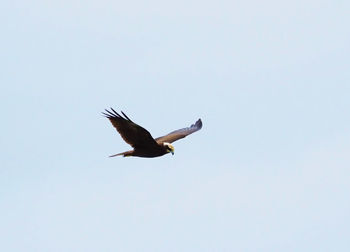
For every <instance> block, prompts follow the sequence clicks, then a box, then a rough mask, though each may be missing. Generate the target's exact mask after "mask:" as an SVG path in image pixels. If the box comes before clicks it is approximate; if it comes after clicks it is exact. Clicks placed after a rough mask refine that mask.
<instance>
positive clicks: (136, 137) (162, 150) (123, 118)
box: [102, 108, 202, 158]
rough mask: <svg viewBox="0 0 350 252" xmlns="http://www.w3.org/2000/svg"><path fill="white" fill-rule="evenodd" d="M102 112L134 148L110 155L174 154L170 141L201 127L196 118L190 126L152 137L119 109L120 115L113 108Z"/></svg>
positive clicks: (200, 122) (199, 120)
mask: <svg viewBox="0 0 350 252" xmlns="http://www.w3.org/2000/svg"><path fill="white" fill-rule="evenodd" d="M105 111H106V113H105V112H102V114H103V115H104V116H105V117H107V118H108V119H109V121H110V122H111V123H112V125H113V126H114V128H116V130H117V131H118V132H119V134H120V135H121V137H122V138H123V139H124V141H125V142H127V143H128V144H130V145H131V146H132V147H133V148H134V149H133V150H130V151H125V152H122V153H118V154H114V155H112V156H110V157H115V156H124V157H130V156H135V157H146V158H152V157H159V156H163V155H164V154H167V153H171V154H172V155H174V146H172V145H171V143H172V142H175V141H176V140H179V139H181V138H184V137H186V136H188V135H190V134H192V133H194V132H196V131H198V130H200V129H201V128H202V120H201V119H198V120H197V122H196V123H195V124H192V125H191V126H190V127H187V128H183V129H179V130H175V131H173V132H170V133H169V134H167V135H165V136H161V137H158V138H155V139H154V138H153V137H152V136H151V134H150V133H149V132H148V131H147V130H146V129H144V128H142V127H141V126H140V125H137V124H136V123H134V122H133V121H131V120H130V118H129V117H128V116H127V115H126V114H124V113H123V111H121V113H122V115H120V114H118V113H117V112H116V111H115V110H114V109H113V108H111V111H109V110H107V109H106V110H105Z"/></svg>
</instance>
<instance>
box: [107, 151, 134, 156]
mask: <svg viewBox="0 0 350 252" xmlns="http://www.w3.org/2000/svg"><path fill="white" fill-rule="evenodd" d="M132 153H133V151H125V152H122V153H118V154H114V155H111V156H109V157H116V156H124V157H130V156H132Z"/></svg>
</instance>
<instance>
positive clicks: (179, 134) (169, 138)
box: [155, 119, 202, 144]
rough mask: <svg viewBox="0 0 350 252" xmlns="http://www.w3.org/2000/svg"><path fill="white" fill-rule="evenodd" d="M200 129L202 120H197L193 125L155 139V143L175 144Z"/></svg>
mask: <svg viewBox="0 0 350 252" xmlns="http://www.w3.org/2000/svg"><path fill="white" fill-rule="evenodd" d="M201 128H202V120H201V119H198V120H197V122H196V123H195V124H192V125H191V126H190V127H187V128H183V129H179V130H175V131H173V132H170V133H169V134H168V135H165V136H162V137H158V138H156V139H155V140H156V142H157V143H158V144H159V143H164V142H167V143H172V142H175V141H176V140H179V139H181V138H184V137H186V136H188V135H190V134H192V133H194V132H196V131H198V130H200V129H201Z"/></svg>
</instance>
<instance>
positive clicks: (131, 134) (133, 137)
mask: <svg viewBox="0 0 350 252" xmlns="http://www.w3.org/2000/svg"><path fill="white" fill-rule="evenodd" d="M111 110H112V111H109V110H107V109H106V113H104V112H102V114H104V115H105V116H106V117H107V118H108V119H109V120H110V122H111V123H112V124H113V126H114V128H116V129H117V131H118V132H119V134H120V135H121V137H122V138H123V139H124V141H125V142H127V143H128V144H130V145H131V146H132V147H134V148H150V147H153V146H155V145H157V143H156V141H155V140H154V139H153V137H152V136H151V134H150V133H149V132H148V131H147V130H146V129H144V128H142V127H141V126H139V125H137V124H136V123H134V122H133V121H131V120H130V119H129V117H127V115H125V114H124V113H123V111H122V114H123V116H124V117H122V116H121V115H120V114H118V113H117V112H116V111H115V110H114V109H112V108H111Z"/></svg>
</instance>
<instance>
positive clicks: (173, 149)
mask: <svg viewBox="0 0 350 252" xmlns="http://www.w3.org/2000/svg"><path fill="white" fill-rule="evenodd" d="M163 146H164V147H165V149H166V152H167V153H170V152H171V154H172V155H174V151H175V148H174V146H172V145H171V144H170V143H163Z"/></svg>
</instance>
